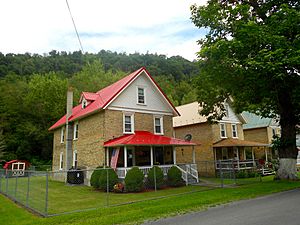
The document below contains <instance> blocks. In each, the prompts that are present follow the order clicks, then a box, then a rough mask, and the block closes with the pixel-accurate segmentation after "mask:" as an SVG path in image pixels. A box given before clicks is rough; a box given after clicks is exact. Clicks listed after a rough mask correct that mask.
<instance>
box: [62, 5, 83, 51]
mask: <svg viewBox="0 0 300 225" xmlns="http://www.w3.org/2000/svg"><path fill="white" fill-rule="evenodd" d="M66 3H67V6H68V9H69V13H70V16H71V19H72V22H73V25H74V29H75V32H76V35H77V39H78V42H79V45H80V48H81V52H82V54H84V51H83V47H82V44H81V41H80V37H79V34H78V31H77V28H76V24H75V21H74V19H73V16H72V13H71V9H70V6H69V3H68V0H66Z"/></svg>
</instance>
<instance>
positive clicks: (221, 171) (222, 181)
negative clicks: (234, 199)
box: [219, 160, 224, 188]
mask: <svg viewBox="0 0 300 225" xmlns="http://www.w3.org/2000/svg"><path fill="white" fill-rule="evenodd" d="M219 165H220V179H221V188H223V187H224V180H223V168H222V167H223V166H222V161H221V160H220V161H219Z"/></svg>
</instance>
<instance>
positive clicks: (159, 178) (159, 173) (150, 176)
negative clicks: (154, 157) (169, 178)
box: [147, 166, 164, 189]
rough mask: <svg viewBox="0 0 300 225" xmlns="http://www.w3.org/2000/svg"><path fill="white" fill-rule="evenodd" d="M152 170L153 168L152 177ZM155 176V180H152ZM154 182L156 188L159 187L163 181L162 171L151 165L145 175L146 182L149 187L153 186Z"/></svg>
mask: <svg viewBox="0 0 300 225" xmlns="http://www.w3.org/2000/svg"><path fill="white" fill-rule="evenodd" d="M154 170H155V177H154ZM154 178H155V180H154ZM155 182H156V188H157V189H159V188H161V186H162V185H163V183H164V173H163V171H162V169H161V168H159V167H158V166H153V167H152V168H151V169H150V170H149V172H148V177H147V183H148V185H149V186H150V187H151V188H154V187H155Z"/></svg>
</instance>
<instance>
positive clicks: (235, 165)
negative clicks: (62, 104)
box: [216, 160, 256, 170]
mask: <svg viewBox="0 0 300 225" xmlns="http://www.w3.org/2000/svg"><path fill="white" fill-rule="evenodd" d="M255 167H256V163H255V161H253V160H220V161H216V169H217V170H219V169H222V170H233V169H234V170H247V169H252V168H255Z"/></svg>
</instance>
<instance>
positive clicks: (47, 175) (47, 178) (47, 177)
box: [45, 169, 49, 216]
mask: <svg viewBox="0 0 300 225" xmlns="http://www.w3.org/2000/svg"><path fill="white" fill-rule="evenodd" d="M48 181H49V171H48V169H47V172H46V196H45V197H46V199H45V200H46V202H45V215H46V216H47V215H48V188H49V186H48V185H49V184H48Z"/></svg>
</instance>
